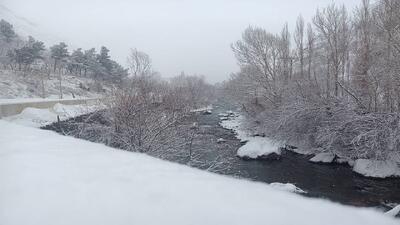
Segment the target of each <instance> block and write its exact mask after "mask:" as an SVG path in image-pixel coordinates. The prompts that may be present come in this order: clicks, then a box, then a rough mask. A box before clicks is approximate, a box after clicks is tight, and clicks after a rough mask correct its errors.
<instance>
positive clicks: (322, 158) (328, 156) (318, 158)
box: [310, 152, 335, 163]
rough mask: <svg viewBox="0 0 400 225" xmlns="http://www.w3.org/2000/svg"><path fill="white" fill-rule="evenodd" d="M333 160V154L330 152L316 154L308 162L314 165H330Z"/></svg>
mask: <svg viewBox="0 0 400 225" xmlns="http://www.w3.org/2000/svg"><path fill="white" fill-rule="evenodd" d="M333 160H335V154H333V153H330V152H322V153H318V154H316V155H315V156H314V157H312V158H311V159H310V162H314V163H332V162H333Z"/></svg>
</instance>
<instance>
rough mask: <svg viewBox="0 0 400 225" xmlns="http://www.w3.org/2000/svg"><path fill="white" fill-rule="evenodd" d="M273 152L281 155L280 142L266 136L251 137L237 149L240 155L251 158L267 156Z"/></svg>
mask: <svg viewBox="0 0 400 225" xmlns="http://www.w3.org/2000/svg"><path fill="white" fill-rule="evenodd" d="M273 153H275V154H277V155H280V154H281V149H280V147H279V145H278V144H276V143H274V142H272V141H271V140H270V139H268V138H265V137H250V138H249V139H248V140H247V143H246V144H245V145H243V146H242V147H240V148H239V150H238V151H237V155H238V156H239V157H241V158H250V159H258V158H263V157H267V156H269V155H271V154H273Z"/></svg>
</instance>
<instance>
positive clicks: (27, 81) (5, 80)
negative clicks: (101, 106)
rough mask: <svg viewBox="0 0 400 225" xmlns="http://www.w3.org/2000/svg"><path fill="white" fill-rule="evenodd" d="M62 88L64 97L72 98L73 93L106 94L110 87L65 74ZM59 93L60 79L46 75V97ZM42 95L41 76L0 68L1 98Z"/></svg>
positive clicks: (54, 96) (97, 96)
mask: <svg viewBox="0 0 400 225" xmlns="http://www.w3.org/2000/svg"><path fill="white" fill-rule="evenodd" d="M99 89H101V90H99ZM62 90H63V97H64V98H72V94H73V95H74V96H75V97H90V98H99V97H100V96H101V94H104V91H109V90H110V87H109V86H106V85H104V84H103V85H102V87H99V86H98V84H95V83H94V80H93V79H89V78H84V77H76V76H71V75H63V76H62ZM59 93H60V90H59V79H58V78H57V77H55V76H54V75H52V76H51V77H50V79H48V78H47V77H46V78H45V79H44V95H45V97H46V98H59ZM42 96H43V85H42V82H41V78H40V77H39V76H37V75H34V74H27V75H22V74H16V73H15V72H12V71H9V70H0V99H7V98H41V97H42Z"/></svg>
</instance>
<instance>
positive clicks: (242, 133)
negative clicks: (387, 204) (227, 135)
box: [220, 113, 400, 178]
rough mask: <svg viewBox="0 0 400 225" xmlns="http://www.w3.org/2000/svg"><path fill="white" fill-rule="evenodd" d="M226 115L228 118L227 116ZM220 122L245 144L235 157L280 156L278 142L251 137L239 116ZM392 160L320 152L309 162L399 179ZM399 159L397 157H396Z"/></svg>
mask: <svg viewBox="0 0 400 225" xmlns="http://www.w3.org/2000/svg"><path fill="white" fill-rule="evenodd" d="M228 114H229V115H230V116H228ZM221 117H222V121H221V123H220V124H221V126H222V127H224V128H226V129H230V130H233V131H234V132H235V133H236V134H237V137H238V138H239V139H240V140H242V141H244V142H246V144H245V145H244V146H242V147H241V148H240V149H239V150H238V153H237V155H238V156H239V157H241V158H250V159H257V158H265V157H268V155H271V154H276V155H280V154H281V150H280V146H283V145H282V144H279V143H278V142H275V141H273V140H271V139H270V138H268V137H253V136H251V135H250V134H249V132H247V131H246V130H245V129H243V128H242V127H241V124H242V122H243V120H244V117H243V116H242V115H240V114H234V113H227V114H223V115H221ZM295 151H296V153H299V154H310V151H298V150H295ZM393 158H394V159H393V160H388V161H379V160H372V159H357V160H355V161H353V160H347V159H341V158H338V157H337V156H336V155H334V154H333V153H329V152H322V153H316V154H315V156H314V157H312V158H311V159H310V162H314V163H334V162H339V163H348V164H349V165H350V166H351V167H352V168H353V171H354V172H356V173H358V174H360V175H363V176H366V177H374V178H387V177H400V165H399V164H400V163H398V161H399V159H396V157H393ZM397 158H399V156H397Z"/></svg>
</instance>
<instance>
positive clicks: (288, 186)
mask: <svg viewBox="0 0 400 225" xmlns="http://www.w3.org/2000/svg"><path fill="white" fill-rule="evenodd" d="M269 185H270V186H271V187H273V188H274V189H276V190H281V191H287V192H293V193H300V194H302V193H306V192H305V191H303V190H302V189H300V188H298V187H296V185H294V184H291V183H286V184H283V183H270V184H269Z"/></svg>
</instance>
